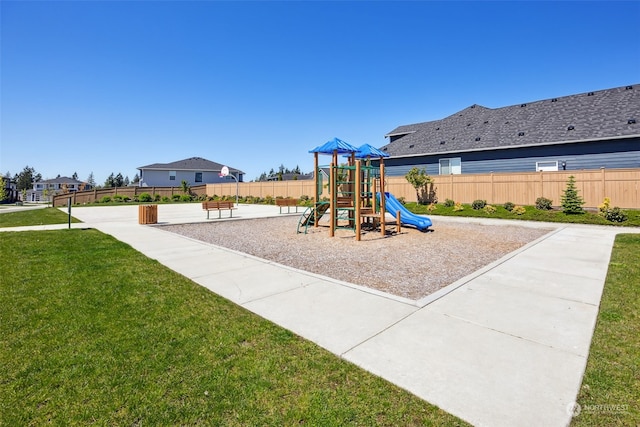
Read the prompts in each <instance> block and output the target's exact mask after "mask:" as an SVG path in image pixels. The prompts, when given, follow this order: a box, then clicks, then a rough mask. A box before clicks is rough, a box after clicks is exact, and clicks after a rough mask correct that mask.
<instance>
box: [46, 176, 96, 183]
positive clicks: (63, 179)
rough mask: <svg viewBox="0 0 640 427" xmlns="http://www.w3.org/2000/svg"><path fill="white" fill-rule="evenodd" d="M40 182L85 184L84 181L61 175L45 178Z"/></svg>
mask: <svg viewBox="0 0 640 427" xmlns="http://www.w3.org/2000/svg"><path fill="white" fill-rule="evenodd" d="M37 183H38V184H85V182H84V181H78V180H77V179H74V178H69V177H68V176H59V177H57V178H52V179H44V180H40V181H38V182H37Z"/></svg>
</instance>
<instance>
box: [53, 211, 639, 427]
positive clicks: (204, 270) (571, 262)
mask: <svg viewBox="0 0 640 427" xmlns="http://www.w3.org/2000/svg"><path fill="white" fill-rule="evenodd" d="M72 215H73V216H75V217H76V218H78V219H81V220H82V221H84V222H85V223H84V224H78V225H74V226H80V225H81V226H82V227H93V228H97V229H99V230H101V231H103V232H105V233H107V234H110V235H112V236H114V237H116V238H117V239H119V240H121V241H123V242H126V243H128V244H130V245H131V246H132V247H134V248H135V249H137V250H139V251H141V252H142V253H144V254H145V255H147V256H149V257H150V258H153V259H156V260H158V261H159V262H161V263H162V264H164V265H166V266H168V267H169V268H171V269H173V270H175V271H177V272H178V273H180V274H183V275H184V276H186V277H188V278H190V279H192V280H193V281H195V282H197V283H199V284H200V285H202V286H205V287H207V288H208V289H210V290H212V291H213V292H215V293H217V294H219V295H222V296H224V297H226V298H228V299H230V300H231V301H233V302H235V303H237V304H239V305H241V306H242V307H245V308H246V309H248V310H251V311H252V312H255V313H257V314H259V315H260V316H262V317H264V318H266V319H269V320H271V321H273V322H275V323H277V324H279V325H281V326H283V327H285V328H287V329H289V330H291V331H293V332H295V333H297V334H299V335H301V336H303V337H305V338H307V339H309V340H311V341H313V342H315V343H317V344H318V345H320V346H322V347H324V348H326V349H328V350H330V351H331V352H333V353H335V354H336V355H338V356H340V357H343V358H345V359H346V360H349V361H351V362H353V363H354V364H356V365H358V366H361V367H362V368H364V369H366V370H368V371H370V372H373V373H375V374H377V375H379V376H381V377H383V378H385V379H387V380H389V381H391V382H393V383H395V384H397V385H399V386H400V387H402V388H404V389H406V390H408V391H410V392H411V393H414V394H415V395H417V396H419V397H421V398H423V399H425V400H426V401H428V402H431V403H433V404H435V405H437V406H439V407H440V408H442V409H444V410H445V411H447V412H450V413H452V414H454V415H456V416H458V417H460V418H462V419H464V420H466V421H468V422H470V423H472V424H474V425H487V426H513V425H518V426H565V425H567V424H568V423H569V422H570V421H571V411H570V410H567V407H568V406H569V405H570V404H572V403H573V402H574V401H575V398H576V395H577V393H578V389H579V387H580V384H581V381H582V375H583V372H584V369H585V366H586V361H587V356H588V352H589V346H590V342H591V337H592V334H593V329H594V327H595V321H596V318H597V314H598V306H599V303H600V297H601V294H602V289H603V285H604V280H605V277H606V272H607V267H608V262H609V257H610V253H611V248H612V245H613V240H614V238H615V235H616V234H617V233H621V232H625V233H628V232H640V230H638V229H622V228H617V227H598V226H573V225H571V226H569V225H557V224H548V223H545V224H540V223H520V222H518V224H522V225H523V226H532V227H541V226H542V227H545V228H550V227H551V228H554V231H552V232H550V233H549V234H547V235H546V236H544V237H543V238H541V239H538V240H537V241H535V242H532V243H531V244H529V245H527V246H525V247H524V248H522V249H520V250H518V251H516V252H515V253H512V254H510V255H508V256H506V257H504V258H503V259H501V260H500V261H498V262H496V263H493V264H492V265H490V266H488V267H486V268H484V269H482V270H480V271H479V272H476V273H474V274H472V275H470V276H468V277H466V278H464V279H461V280H459V281H458V282H456V283H455V284H452V285H451V286H450V287H449V288H448V289H446V290H443V291H442V292H439V293H438V295H437V298H434V297H431V298H426V299H424V300H421V301H410V300H406V299H402V298H397V297H394V296H391V295H387V294H384V293H381V292H377V291H371V290H368V289H365V288H361V287H358V286H356V285H352V284H348V283H344V282H339V281H336V280H333V279H329V278H326V277H323V276H319V275H315V274H312V273H308V272H304V271H300V270H296V269H292V268H289V267H284V266H281V265H278V264H276V263H273V262H269V261H266V260H263V259H259V258H255V257H252V256H249V255H246V254H243V253H239V252H235V251H231V250H228V249H225V248H221V247H217V246H214V245H210V244H207V243H203V242H200V241H196V240H192V239H189V238H186V237H183V236H179V235H176V234H172V233H169V232H166V231H163V230H162V228H161V227H153V226H144V225H139V224H138V223H137V208H136V207H135V206H133V207H131V206H123V207H113V208H112V207H97V208H96V207H93V208H84V207H82V208H73V212H72ZM298 215H299V214H298ZM233 216H234V217H233V219H230V218H224V213H223V218H222V219H221V220H218V219H217V218H216V219H215V220H214V221H230V220H241V219H248V218H257V217H266V216H280V215H279V214H278V208H277V207H275V206H258V205H241V206H240V207H239V208H238V210H237V211H235V212H234V214H233ZM158 217H159V222H160V223H167V224H168V223H185V222H204V221H206V220H205V219H204V218H205V215H204V213H203V212H202V211H200V210H199V209H198V208H197V207H194V206H193V205H160V206H159V213H158ZM432 220H433V222H434V226H433V228H435V229H437V227H438V223H441V222H447V221H466V222H480V223H493V222H492V221H491V220H473V219H461V218H446V217H437V216H436V217H432ZM65 227H66V224H65ZM292 232H293V233H295V230H292Z"/></svg>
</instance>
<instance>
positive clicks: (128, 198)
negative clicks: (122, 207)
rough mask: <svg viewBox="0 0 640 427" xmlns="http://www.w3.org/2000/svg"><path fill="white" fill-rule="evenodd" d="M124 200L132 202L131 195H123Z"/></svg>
mask: <svg viewBox="0 0 640 427" xmlns="http://www.w3.org/2000/svg"><path fill="white" fill-rule="evenodd" d="M122 201H123V202H125V203H126V202H130V201H131V197H129V196H122Z"/></svg>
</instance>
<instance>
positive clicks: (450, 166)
mask: <svg viewBox="0 0 640 427" xmlns="http://www.w3.org/2000/svg"><path fill="white" fill-rule="evenodd" d="M461 173H462V159H461V158H460V157H453V158H450V159H440V175H458V174H461Z"/></svg>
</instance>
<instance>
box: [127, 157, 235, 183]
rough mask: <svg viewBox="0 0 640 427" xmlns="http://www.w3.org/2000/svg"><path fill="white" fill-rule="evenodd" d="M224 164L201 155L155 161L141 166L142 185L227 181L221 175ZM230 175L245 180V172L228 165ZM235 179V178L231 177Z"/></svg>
mask: <svg viewBox="0 0 640 427" xmlns="http://www.w3.org/2000/svg"><path fill="white" fill-rule="evenodd" d="M223 167H224V165H222V164H220V163H216V162H212V161H210V160H207V159H203V158H201V157H191V158H188V159H184V160H178V161H176V162H172V163H153V164H151V165H147V166H140V167H139V168H138V170H139V171H140V182H139V184H138V185H139V186H140V187H180V185H181V183H182V181H187V183H188V184H189V186H193V185H202V184H213V183H216V182H227V180H228V179H229V178H228V177H221V176H220V173H221V171H222V168H223ZM228 169H229V175H233V176H234V177H235V178H236V179H237V180H238V182H242V181H243V176H244V172H242V171H240V170H238V169H235V168H231V167H228ZM231 179H232V180H233V178H231Z"/></svg>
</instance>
